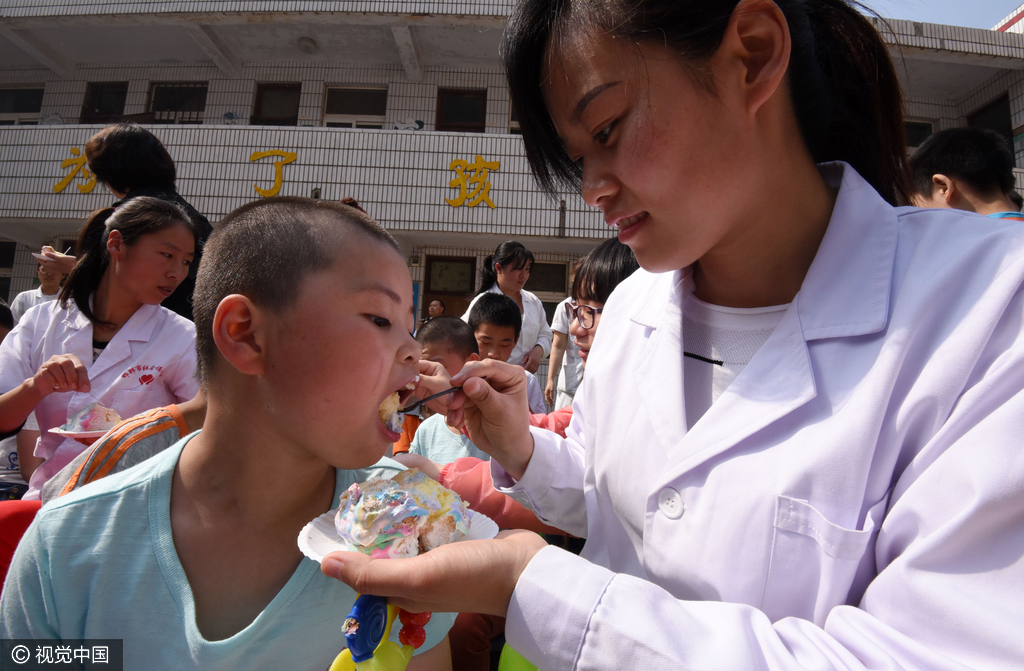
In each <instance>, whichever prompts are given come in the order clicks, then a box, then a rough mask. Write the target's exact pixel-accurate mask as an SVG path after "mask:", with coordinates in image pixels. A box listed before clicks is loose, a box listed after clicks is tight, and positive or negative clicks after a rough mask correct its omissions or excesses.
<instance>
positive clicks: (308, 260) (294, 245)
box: [192, 196, 401, 389]
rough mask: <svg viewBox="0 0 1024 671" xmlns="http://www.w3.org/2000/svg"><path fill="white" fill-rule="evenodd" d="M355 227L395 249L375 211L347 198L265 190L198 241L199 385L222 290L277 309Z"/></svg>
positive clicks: (211, 356)
mask: <svg viewBox="0 0 1024 671" xmlns="http://www.w3.org/2000/svg"><path fill="white" fill-rule="evenodd" d="M346 229H347V230H354V231H359V232H362V233H364V234H366V235H367V236H369V237H370V238H371V239H372V240H375V241H377V242H379V243H382V244H384V245H387V246H389V247H391V248H393V249H394V250H395V251H396V252H398V253H399V254H401V251H400V250H399V247H398V243H397V242H395V239H394V238H392V237H391V234H390V233H388V232H387V231H386V230H384V228H383V227H382V226H381V225H380V224H379V223H377V222H376V221H375V220H374V219H373V217H371V216H370V215H368V214H366V213H365V212H362V211H360V210H357V209H356V208H354V207H350V206H348V205H342V204H341V203H332V202H330V201H326V200H314V199H312V198H298V197H292V196H288V197H280V198H267V199H262V200H258V201H254V202H251V203H248V204H247V205H243V206H242V207H240V208H238V209H237V210H235V211H234V212H231V213H230V214H228V215H227V216H226V217H225V218H224V219H223V220H222V221H221V222H220V224H219V225H218V226H217V227H216V228H215V229H214V231H213V234H212V235H210V238H209V240H207V242H206V245H205V247H204V248H203V260H202V262H201V263H200V265H199V274H198V276H197V278H196V288H195V293H194V295H193V299H192V303H193V310H192V313H193V316H194V318H195V324H196V374H197V376H198V377H199V381H200V383H201V384H202V385H203V388H204V389H205V388H206V386H207V383H208V382H209V380H210V374H211V372H212V370H213V362H214V360H215V357H216V353H217V345H216V344H215V343H214V341H213V316H214V314H215V313H216V312H217V306H218V305H220V302H221V301H222V300H223V299H224V297H225V296H229V295H231V294H242V295H243V296H246V297H247V298H249V300H251V301H252V302H253V303H255V304H256V305H258V306H260V307H262V308H266V309H269V310H272V311H275V312H280V311H282V310H284V309H286V308H288V307H289V306H290V305H291V304H292V303H293V302H294V301H295V299H296V297H297V296H298V294H299V290H300V288H301V285H302V280H303V279H304V278H305V277H306V276H307V275H309V274H310V273H313V272H315V271H318V270H326V269H327V268H329V267H330V266H331V264H332V263H333V262H334V260H335V258H336V257H337V246H338V244H339V241H340V239H341V234H342V233H343V232H344V231H345V230H346Z"/></svg>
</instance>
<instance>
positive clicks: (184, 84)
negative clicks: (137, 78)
mask: <svg viewBox="0 0 1024 671" xmlns="http://www.w3.org/2000/svg"><path fill="white" fill-rule="evenodd" d="M161 86H163V87H168V88H195V89H199V88H202V89H204V90H205V92H204V94H203V108H202V109H201V110H198V111H184V110H173V111H172V110H160V111H156V110H154V109H153V100H154V99H155V98H156V90H157V88H158V87H161ZM209 95H210V82H209V81H170V82H150V83H149V95H148V96H147V98H146V114H147V115H148V116H151V118H152V120H151V121H149V123H154V124H166V125H179V124H180V125H189V126H194V125H201V124H202V123H203V118H204V115H205V114H206V99H207V98H208V97H209ZM161 114H170V115H172V117H171V118H170V119H166V118H165V119H161V118H160V116H159V115H161ZM193 114H194V115H196V118H195V119H188V120H183V119H182V117H183V116H187V115H193Z"/></svg>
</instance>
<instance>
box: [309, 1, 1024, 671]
mask: <svg viewBox="0 0 1024 671" xmlns="http://www.w3.org/2000/svg"><path fill="white" fill-rule="evenodd" d="M503 54H504V58H505V64H506V72H507V73H508V77H509V85H510V91H511V94H512V99H513V101H514V104H515V106H516V109H517V110H518V118H520V119H522V120H525V124H524V125H523V126H522V130H523V140H524V144H525V147H526V149H527V155H528V157H529V159H530V162H531V165H532V167H533V170H534V174H535V175H536V176H537V177H538V178H539V181H540V182H541V184H545V185H547V186H549V187H552V188H553V187H554V186H555V185H556V184H561V185H564V184H566V183H572V182H573V180H574V179H575V180H576V183H577V184H580V185H581V188H582V194H583V197H584V198H585V200H586V201H587V202H588V203H589V204H591V205H594V206H597V207H599V208H600V209H601V210H602V211H603V212H604V215H605V218H606V220H607V221H608V222H609V223H610V224H611V225H613V226H615V227H616V228H617V229H618V235H619V239H620V240H622V241H623V242H624V243H626V244H628V245H629V246H630V247H631V248H632V249H633V251H634V252H635V253H636V256H637V259H638V260H639V262H640V265H641V266H642V268H643V269H644V270H641V271H640V272H638V273H637V274H635V275H634V276H633V277H631V278H630V279H629V280H627V281H626V282H624V283H623V284H621V285H620V286H619V288H618V289H617V290H616V291H615V293H614V294H613V295H612V296H611V298H610V299H609V301H608V302H607V304H606V306H605V310H604V312H603V319H602V322H601V330H600V332H599V333H598V335H597V337H596V339H595V343H594V345H593V348H592V350H591V352H590V357H589V359H588V365H587V374H586V375H585V376H584V380H583V384H582V385H581V389H580V391H579V392H577V396H576V399H575V403H574V416H573V420H572V423H571V425H570V426H569V429H568V432H567V438H566V439H561V438H558V437H557V436H554V435H553V434H551V433H549V432H544V431H542V430H532V431H531V430H529V429H527V428H526V420H525V416H526V410H525V401H524V398H523V380H522V376H521V375H520V373H519V372H518V371H517V370H516V369H514V368H511V367H503V366H500V365H498V364H495V363H493V362H480V363H471V364H469V365H467V366H466V368H464V369H463V371H461V372H460V373H459V375H457V376H455V377H454V378H452V383H453V384H455V385H462V387H463V390H462V391H461V392H459V393H457V394H455V395H454V398H453V399H452V400H451V402H450V405H449V416H448V420H449V423H451V424H453V425H455V426H458V425H460V424H464V425H465V426H466V427H467V428H468V430H469V433H470V435H471V437H472V440H473V442H474V443H475V444H476V445H477V446H479V447H480V448H481V449H484V450H485V451H487V452H489V453H490V454H491V455H492V457H493V459H492V461H491V464H492V475H493V478H494V482H495V485H496V486H498V487H501V488H503V491H508V492H511V493H512V494H513V496H515V497H516V498H517V499H518V500H520V501H522V502H524V503H527V504H528V505H531V506H532V507H533V508H534V509H535V510H536V511H537V513H538V516H539V517H540V518H541V519H542V520H543V521H545V522H547V523H548V524H552V525H556V526H558V527H560V528H564V529H566V530H567V531H570V532H571V533H574V534H579V535H582V536H586V538H587V543H586V546H585V547H584V550H583V552H582V555H581V556H580V557H575V556H572V555H570V554H569V553H567V552H563V551H561V550H559V549H557V548H553V547H542V545H541V544H540V543H538V542H537V540H536V539H535V538H533V537H531V535H530V534H511V535H507V536H504V537H502V538H499V539H497V540H492V541H482V542H478V543H472V544H470V543H466V544H463V543H455V544H452V545H448V546H445V547H442V548H438V549H436V550H434V551H432V552H430V553H429V555H427V556H425V557H417V558H412V559H403V560H389V561H377V560H372V559H370V558H368V557H365V556H363V555H357V554H354V553H337V554H333V555H330V556H328V557H327V558H326V560H325V562H324V564H323V566H322V570H323V571H324V572H325V573H327V574H328V575H333V576H335V577H338V578H340V579H342V580H344V581H346V582H348V583H349V584H358V585H359V587H360V589H363V590H365V591H367V592H370V593H373V594H380V595H385V596H388V597H392V598H393V600H394V601H395V603H397V604H398V605H400V606H402V607H404V608H412V609H426V610H452V609H455V610H468V611H474V612H491V613H496V614H499V615H507V623H506V638H507V640H508V643H509V644H510V645H511V646H512V647H514V648H515V649H516V650H518V651H519V652H520V653H522V654H523V655H524V656H525V657H526V658H527V659H529V660H530V661H531V662H533V663H535V664H536V665H537V666H538V667H539V668H541V669H545V670H561V669H609V670H610V669H689V670H703V669H716V670H717V669H772V670H782V669H785V670H790V669H792V670H796V669H930V670H936V669H950V670H952V669H966V668H979V669H1011V668H1020V665H1021V660H1024V637H1022V636H1021V635H1020V632H1021V631H1024V609H1022V608H1021V607H1020V586H1021V585H1022V584H1024V556H1022V555H1024V452H1022V451H1021V448H1020V435H1021V431H1022V428H1024V393H1021V392H1022V390H1024V333H1022V326H1024V323H1022V321H1024V291H1022V285H1024V234H1022V232H1021V231H1020V229H1019V226H1016V227H1015V226H1014V225H1005V224H1001V223H993V222H992V221H991V220H984V219H979V218H977V217H971V216H969V215H962V214H960V213H957V212H953V211H936V210H917V209H913V208H909V207H898V206H900V205H902V204H903V203H905V202H906V197H907V193H908V179H907V171H906V150H905V142H904V140H903V123H902V115H901V103H900V101H901V96H900V92H899V86H898V83H897V78H896V74H895V71H894V68H893V65H892V63H891V62H890V60H889V55H888V52H887V50H886V46H885V44H884V43H883V41H882V40H881V39H880V37H879V36H878V34H877V32H876V31H875V29H874V27H873V26H872V25H871V23H870V22H869V21H868V20H867V19H866V18H864V17H863V16H862V15H861V14H859V13H858V12H857V10H856V9H854V7H853V6H852V5H851V4H849V3H847V2H845V1H843V0H775V1H774V2H772V1H771V0H739V1H738V2H737V1H736V0H633V1H630V2H624V1H621V0H611V1H610V2H596V1H588V0H569V1H564V2H559V1H557V0H524V1H523V2H522V3H521V4H519V6H518V7H517V8H516V9H515V10H514V11H513V13H512V16H511V17H510V19H509V22H508V28H507V31H506V36H505V43H504V48H503ZM829 162H831V163H829ZM690 362H693V364H692V365H691V363H690ZM481 376H486V380H483V379H481Z"/></svg>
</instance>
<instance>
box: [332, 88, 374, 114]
mask: <svg viewBox="0 0 1024 671" xmlns="http://www.w3.org/2000/svg"><path fill="white" fill-rule="evenodd" d="M387 107H388V92H387V89H350V88H330V89H327V103H326V105H325V106H324V113H325V114H350V115H352V116H384V114H385V113H386V111H387Z"/></svg>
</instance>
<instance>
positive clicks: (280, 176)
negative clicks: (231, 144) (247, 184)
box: [249, 149, 299, 198]
mask: <svg viewBox="0 0 1024 671" xmlns="http://www.w3.org/2000/svg"><path fill="white" fill-rule="evenodd" d="M268 156H277V157H278V158H280V160H278V161H274V186H272V187H270V188H269V189H261V188H260V187H258V186H256V185H255V184H253V185H252V186H253V188H254V189H256V193H258V194H260V195H261V196H263V197H264V198H270V197H272V196H276V195H277V193H278V191H280V190H281V183H282V182H284V166H285V165H286V164H288V163H291V162H292V161H294V160H295V159H296V158H298V156H299V155H298V154H296V153H295V152H293V151H282V150H280V149H271V150H270V151H254V152H253V153H252V156H250V157H249V160H250V161H258V160H260V159H261V158H267V157H268Z"/></svg>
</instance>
